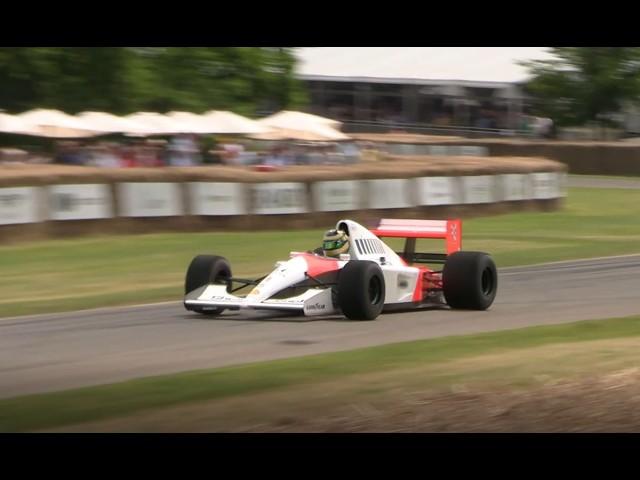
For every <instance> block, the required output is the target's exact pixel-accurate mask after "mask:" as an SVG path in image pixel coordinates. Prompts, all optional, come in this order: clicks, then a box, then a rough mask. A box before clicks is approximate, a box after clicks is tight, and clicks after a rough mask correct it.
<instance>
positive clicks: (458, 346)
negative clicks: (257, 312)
mask: <svg viewBox="0 0 640 480" xmlns="http://www.w3.org/2000/svg"><path fill="white" fill-rule="evenodd" d="M630 337H632V338H637V337H640V316H634V317H626V318H617V319H608V320H596V321H583V322H577V323H571V324H563V325H553V326H538V327H529V328H524V329H517V330H507V331H500V332H491V333H484V334H477V335H465V336H454V337H445V338H438V339H431V340H420V341H414V342H403V343H397V344H390V345H384V346H378V347H370V348H364V349H359V350H352V351H347V352H338V353H329V354H322V355H313V356H307V357H299V358H291V359H286V360H276V361H270V362H262V363H255V364H247V365H241V366H235V367H226V368H218V369H210V370H199V371H193V372H185V373H179V374H173V375H163V376H157V377H148V378H141V379H136V380H132V381H127V382H122V383H115V384H110V385H101V386H95V387H86V388H81V389H74V390H68V391H62V392H54V393H46V394H40V395H30V396H23V397H16V398H12V399H3V400H0V431H5V432H6V431H31V430H40V429H47V428H53V427H60V426H64V425H75V424H79V423H83V422H89V421H97V420H105V419H109V418H117V417H123V416H130V415H133V414H141V413H145V412H148V411H152V410H154V409H160V408H165V407H174V406H181V405H189V404H194V403H196V402H205V401H213V400H219V399H224V398H229V397H235V396H246V395H252V394H257V393H261V392H269V391H278V390H283V389H287V388H293V387H295V388H298V389H299V388H303V389H305V388H307V389H313V387H314V386H317V385H318V384H320V385H321V384H322V382H330V381H340V382H341V383H342V384H343V385H349V384H350V379H354V378H355V377H354V376H356V375H357V376H358V377H359V378H360V379H362V378H363V376H365V375H371V374H375V375H378V376H380V375H382V376H384V375H386V378H393V377H395V376H396V372H398V375H400V377H398V378H400V379H402V378H404V377H402V376H401V375H402V372H406V371H407V370H408V369H409V370H410V369H415V368H416V367H422V368H426V369H428V370H425V371H426V372H427V373H424V372H423V373H422V374H421V375H419V376H416V375H415V374H411V375H410V376H409V377H410V378H413V379H414V381H415V379H416V378H418V379H419V380H420V381H421V382H422V384H423V385H424V384H428V383H429V382H430V377H429V375H431V376H433V377H434V378H435V377H437V376H438V375H439V376H440V381H442V380H443V379H444V380H448V381H450V380H455V379H458V378H460V375H461V373H460V369H459V368H457V369H451V368H448V367H447V362H458V363H459V362H460V361H464V360H465V359H466V360H468V365H471V367H473V366H474V365H475V364H476V363H477V362H476V360H475V359H480V358H482V356H483V355H484V356H486V355H489V354H498V355H503V356H504V357H505V358H511V359H512V361H513V359H514V358H515V359H516V360H519V361H520V363H523V365H519V364H514V365H512V366H507V365H503V363H502V362H500V361H497V362H496V361H495V360H491V361H490V362H489V363H488V368H487V369H486V372H485V373H484V375H488V376H489V377H491V376H492V375H493V377H495V378H498V377H499V378H500V380H501V381H502V382H504V381H506V380H507V379H509V377H514V378H517V375H516V373H517V372H518V369H520V370H521V369H522V368H524V367H526V368H529V369H531V368H534V371H535V368H536V367H538V368H541V365H542V363H543V362H544V359H539V361H540V362H541V365H535V361H534V362H532V359H531V355H530V354H529V358H527V355H526V352H527V349H535V348H537V347H542V346H550V345H561V346H562V348H561V349H560V351H561V352H562V351H564V350H563V349H565V348H566V347H567V346H568V345H574V346H575V345H579V344H580V343H582V342H591V341H596V340H599V341H601V340H605V339H624V338H630ZM637 351H638V349H637V348H633V349H632V350H631V353H629V354H628V355H629V356H632V354H633V352H637ZM587 353H588V354H589V355H591V356H590V357H587V358H591V359H592V362H591V363H590V362H587V361H584V360H581V362H580V365H579V367H580V368H581V369H583V370H584V369H587V370H589V371H592V370H591V368H592V367H593V366H594V365H595V366H596V367H597V366H598V364H599V362H598V361H597V359H595V360H594V357H593V355H592V352H591V349H587ZM604 353H605V354H607V355H609V354H610V352H609V350H606V351H604ZM538 356H539V355H538ZM566 357H567V358H572V357H573V354H571V353H567V354H566ZM619 357H621V358H618V363H617V365H620V364H621V363H620V362H623V361H624V359H625V357H624V355H619ZM533 358H534V359H535V358H536V357H535V356H534V357H533ZM637 361H638V358H636V357H633V358H632V359H631V363H632V364H633V365H637ZM532 363H533V365H532ZM552 363H554V366H555V367H556V368H557V365H558V364H560V365H561V364H562V363H563V362H562V361H555V360H554V361H553V362H552ZM524 364H526V365H524ZM495 365H502V366H504V367H505V368H502V369H498V370H496V368H495ZM466 368H467V370H468V368H469V367H466ZM429 372H431V373H429ZM473 376H474V378H475V379H476V380H477V381H482V379H483V376H482V375H480V374H479V373H478V371H476V372H474V373H473ZM405 377H407V376H406V375H405ZM364 378H366V377H364ZM435 380H437V378H435ZM435 380H434V381H435ZM436 383H437V382H436ZM364 386H365V387H366V389H368V390H369V391H374V392H375V391H377V390H376V385H375V383H371V384H369V385H366V384H365V385H364ZM381 390H382V391H383V390H384V389H381Z"/></svg>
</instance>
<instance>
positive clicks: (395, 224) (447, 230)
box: [371, 218, 462, 263]
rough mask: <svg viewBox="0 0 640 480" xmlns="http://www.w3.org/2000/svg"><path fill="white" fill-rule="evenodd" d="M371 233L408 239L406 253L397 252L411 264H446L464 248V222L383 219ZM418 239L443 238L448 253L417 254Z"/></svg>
mask: <svg viewBox="0 0 640 480" xmlns="http://www.w3.org/2000/svg"><path fill="white" fill-rule="evenodd" d="M371 233H373V234H374V235H377V236H378V237H399V238H406V239H407V240H406V242H405V244H404V252H396V253H397V254H398V255H399V256H400V257H402V258H403V259H404V260H405V261H407V262H410V263H444V262H445V260H446V258H447V256H448V255H451V254H452V253H454V252H457V251H459V250H460V249H461V248H462V222H461V221H460V220H459V219H455V220H395V219H389V218H383V219H381V220H380V221H379V222H378V225H377V227H376V228H372V229H371ZM416 238H441V239H443V240H445V242H446V247H447V253H446V254H442V253H416V251H415V250H416Z"/></svg>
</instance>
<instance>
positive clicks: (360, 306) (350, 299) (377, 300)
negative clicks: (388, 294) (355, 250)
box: [338, 260, 385, 320]
mask: <svg viewBox="0 0 640 480" xmlns="http://www.w3.org/2000/svg"><path fill="white" fill-rule="evenodd" d="M384 299H385V284H384V275H383V274H382V269H381V268H380V265H378V264H377V263H375V262H370V261H367V260H352V261H350V262H348V263H347V264H346V265H345V266H344V268H343V269H342V270H340V276H339V277H338V305H339V306H340V309H341V310H342V313H343V314H344V315H345V316H346V317H347V318H348V319H350V320H373V319H375V318H376V317H377V316H378V315H380V313H381V312H382V308H383V307H384Z"/></svg>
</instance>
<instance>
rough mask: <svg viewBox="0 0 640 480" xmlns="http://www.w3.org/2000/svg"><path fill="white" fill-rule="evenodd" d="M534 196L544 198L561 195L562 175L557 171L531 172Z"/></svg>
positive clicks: (538, 198) (537, 198) (539, 198)
mask: <svg viewBox="0 0 640 480" xmlns="http://www.w3.org/2000/svg"><path fill="white" fill-rule="evenodd" d="M530 175H531V179H532V184H533V198H535V199H536V200H544V199H549V198H558V197H560V196H561V193H560V192H561V187H560V180H561V178H560V175H559V174H558V173H556V172H542V173H531V174H530Z"/></svg>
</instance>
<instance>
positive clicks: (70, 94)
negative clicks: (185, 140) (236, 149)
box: [0, 47, 306, 115]
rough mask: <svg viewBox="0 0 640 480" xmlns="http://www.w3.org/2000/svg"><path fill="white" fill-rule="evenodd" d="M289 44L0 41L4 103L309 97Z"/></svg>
mask: <svg viewBox="0 0 640 480" xmlns="http://www.w3.org/2000/svg"><path fill="white" fill-rule="evenodd" d="M295 61H296V59H295V56H294V55H293V51H292V49H291V48H257V47H237V48H236V47H219V48H218V47H216V48H209V47H170V48H123V47H101V48H95V47H94V48H80V47H42V48H40V47H37V48H0V108H3V109H5V110H7V111H9V112H22V111H25V110H29V109H32V108H56V109H60V110H63V111H66V112H68V113H77V112H80V111H86V110H98V111H107V112H111V113H116V114H126V113H131V112H134V111H159V112H167V111H170V110H186V111H192V112H197V113H202V112H205V111H207V110H213V109H215V110H223V109H229V110H233V111H235V112H237V113H240V114H244V115H252V114H255V112H256V111H259V110H265V109H267V110H278V109H282V108H294V107H299V106H301V105H304V104H305V102H306V92H304V91H303V88H302V85H301V83H300V82H299V81H298V80H296V79H295V78H294V76H293V74H294V67H295Z"/></svg>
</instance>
